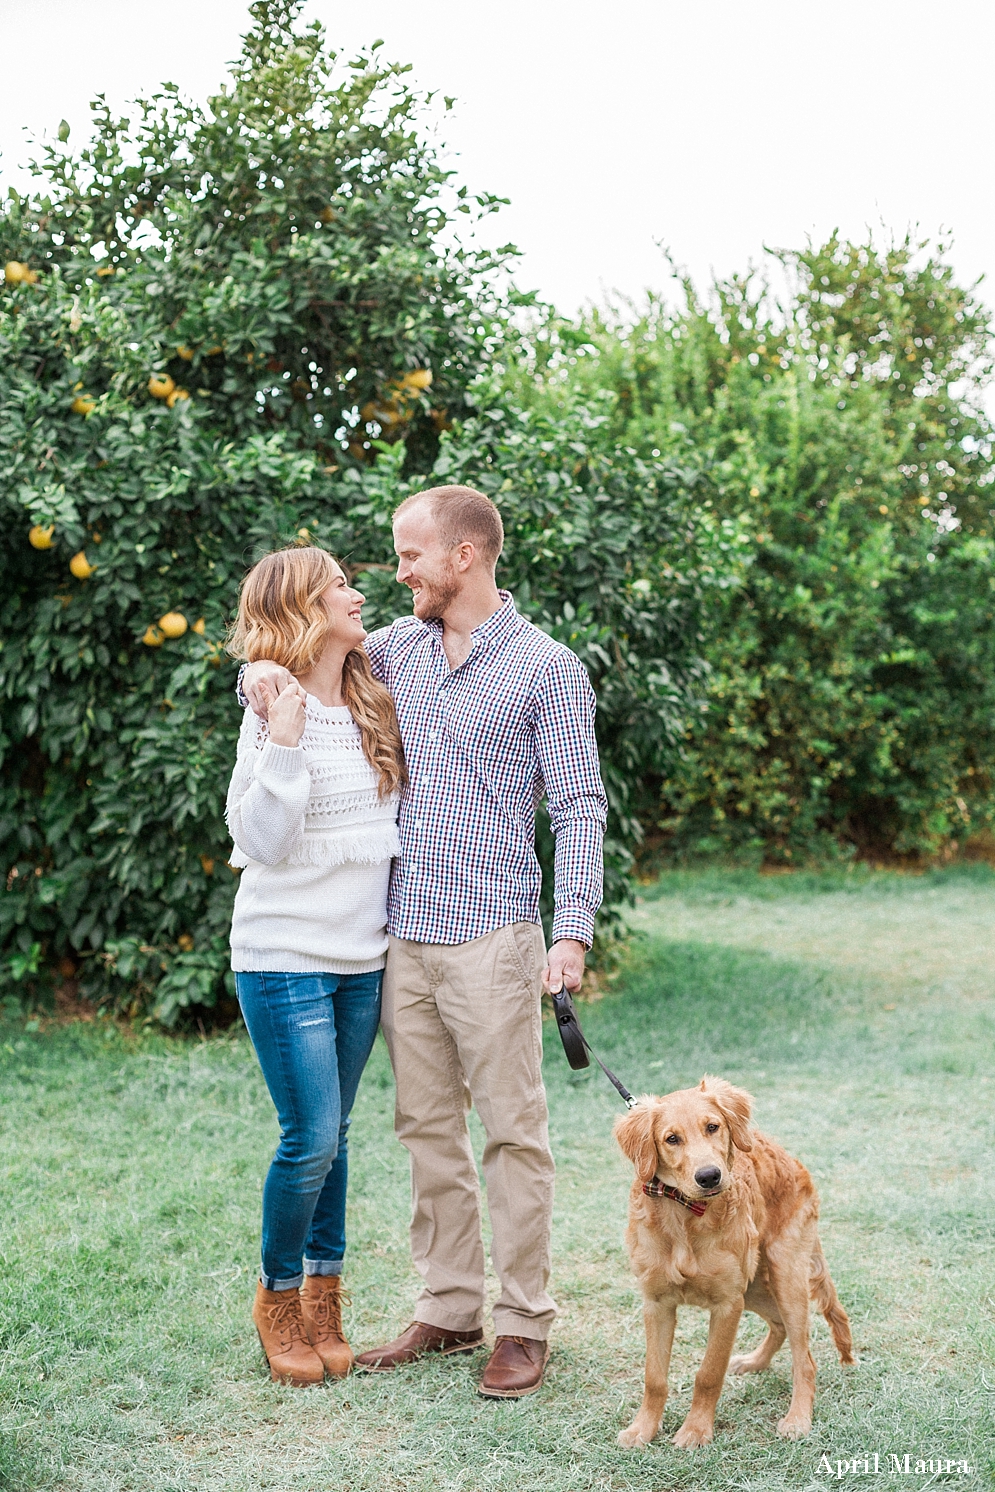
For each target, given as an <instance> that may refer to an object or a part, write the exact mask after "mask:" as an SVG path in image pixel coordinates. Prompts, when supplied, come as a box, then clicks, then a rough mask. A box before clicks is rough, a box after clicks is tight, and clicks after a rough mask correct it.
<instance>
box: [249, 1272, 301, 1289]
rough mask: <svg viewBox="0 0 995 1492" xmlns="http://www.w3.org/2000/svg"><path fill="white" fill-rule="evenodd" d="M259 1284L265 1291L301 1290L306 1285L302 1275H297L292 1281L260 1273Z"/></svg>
mask: <svg viewBox="0 0 995 1492" xmlns="http://www.w3.org/2000/svg"><path fill="white" fill-rule="evenodd" d="M259 1283H260V1284H261V1285H262V1287H263V1289H264V1290H299V1289H300V1288H301V1286H302V1285H303V1283H304V1276H303V1275H302V1274H295V1275H294V1276H293V1278H292V1279H289V1280H278V1279H274V1277H273V1275H271V1274H265V1273H264V1272H263V1271H262V1270H260V1271H259Z"/></svg>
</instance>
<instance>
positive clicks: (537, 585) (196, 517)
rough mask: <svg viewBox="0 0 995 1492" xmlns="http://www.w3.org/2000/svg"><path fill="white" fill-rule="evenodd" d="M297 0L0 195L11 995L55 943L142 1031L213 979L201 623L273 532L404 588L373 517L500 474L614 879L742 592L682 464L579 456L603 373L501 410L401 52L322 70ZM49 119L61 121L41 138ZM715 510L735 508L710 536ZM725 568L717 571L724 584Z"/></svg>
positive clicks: (2, 693) (496, 320)
mask: <svg viewBox="0 0 995 1492" xmlns="http://www.w3.org/2000/svg"><path fill="white" fill-rule="evenodd" d="M298 10H299V4H298V3H297V0H259V3H258V4H256V5H254V6H253V7H252V15H253V19H254V25H253V28H252V30H251V31H250V32H249V35H248V36H247V37H246V39H245V46H244V51H243V55H242V58H241V60H240V61H239V63H238V64H237V65H236V67H235V69H234V72H233V74H232V77H231V79H230V82H229V83H228V84H227V85H226V87H225V88H224V89H222V90H221V91H220V92H219V93H218V94H217V95H215V96H214V97H213V98H212V99H211V100H210V101H209V105H208V107H207V108H206V109H205V110H199V109H196V108H194V107H192V106H189V105H187V104H184V103H183V102H182V100H180V99H179V97H178V95H177V94H176V92H175V90H172V89H164V90H163V91H162V93H160V94H159V95H157V96H156V97H155V98H153V99H151V100H148V101H146V102H144V103H141V104H140V105H139V106H138V114H137V118H136V119H135V120H134V121H131V122H129V121H127V120H123V119H115V118H112V117H111V116H110V114H109V113H108V111H107V110H106V108H105V107H104V106H103V104H102V103H100V102H98V105H97V106H96V111H95V133H94V138H93V140H92V141H91V142H90V143H88V144H87V145H86V146H85V148H83V149H81V150H80V151H78V152H76V153H74V152H72V151H71V150H70V148H69V141H68V139H61V140H60V141H59V143H58V145H55V146H53V148H52V149H51V150H50V151H48V153H47V154H46V156H45V157H44V159H43V161H42V162H41V164H40V166H39V168H38V169H39V172H40V174H41V177H42V186H41V189H40V191H39V192H38V193H37V194H36V195H35V196H33V197H31V198H23V199H22V198H19V197H11V198H10V199H9V200H8V203H7V205H6V207H5V209H4V211H3V213H2V214H0V248H2V251H3V258H4V261H5V263H6V264H7V273H6V282H5V285H4V288H3V290H2V292H0V450H2V451H3V454H4V459H5V471H6V481H5V485H4V487H3V489H2V493H0V501H2V502H3V504H4V507H5V519H6V522H5V523H4V525H3V540H2V545H0V567H2V579H3V590H2V597H0V619H2V620H0V625H2V632H3V648H2V651H0V750H2V753H3V779H2V787H0V836H2V842H3V847H4V855H5V867H6V888H5V891H4V893H3V896H2V897H0V936H2V939H3V949H4V952H3V964H2V972H3V977H4V980H5V985H6V993H7V994H8V995H13V996H14V997H16V998H23V997H24V996H25V995H27V996H29V997H32V998H37V997H41V996H42V995H43V994H44V989H45V986H46V983H48V985H49V986H50V984H51V980H52V976H53V971H55V970H57V969H58V968H59V967H60V965H61V968H62V970H63V973H64V974H65V975H67V976H68V975H69V974H75V975H76V976H77V977H78V979H79V981H80V984H81V987H82V990H83V992H84V993H86V994H88V995H90V996H91V997H92V998H94V999H97V1000H99V1001H100V1002H102V1003H103V1004H104V1005H106V1006H108V1007H109V1008H114V1009H118V1010H129V1011H131V1012H132V1013H134V1014H140V1013H144V1012H152V1013H154V1014H155V1015H156V1016H157V1017H158V1018H159V1019H161V1020H164V1021H170V1020H173V1019H175V1018H176V1016H177V1013H178V1012H179V1011H181V1010H182V1009H183V1008H184V1007H189V1006H192V1005H210V1004H213V1003H215V1002H216V1001H217V1000H218V999H219V998H222V997H223V994H224V990H225V986H226V972H225V971H226V966H227V929H228V920H229V916H230V909H231V903H232V898H233V895H234V890H235V885H236V882H235V877H234V874H233V873H232V872H231V871H229V870H228V868H227V865H226V861H227V855H228V851H229V845H230V841H229V839H228V836H227V833H226V829H225V825H224V821H223V804H224V793H225V786H226V782H227V778H228V775H229V773H230V770H231V765H232V761H233V753H234V742H235V737H236V733H237V727H238V723H239V722H238V710H237V707H236V705H235V702H234V697H233V686H234V669H233V668H232V667H231V666H230V665H229V664H228V663H227V662H226V661H225V659H224V655H223V643H224V637H225V630H226V626H227V624H228V622H229V620H230V618H231V615H232V611H233V608H234V605H235V601H236V597H237V591H238V585H239V582H240V580H241V578H242V576H243V575H244V573H245V570H246V567H247V566H248V565H249V564H250V563H251V562H252V561H253V560H254V559H255V558H256V556H257V555H258V554H259V553H261V552H263V551H264V550H266V549H269V548H272V547H274V546H277V545H280V544H284V543H288V542H294V541H295V540H297V541H301V542H311V543H319V544H322V545H324V546H326V547H328V548H330V549H332V550H333V551H334V552H335V553H336V554H337V555H339V556H340V557H342V559H343V560H344V561H345V563H347V564H348V565H350V566H351V567H352V569H353V572H354V573H355V574H356V575H357V576H358V577H359V578H360V580H361V583H362V586H363V588H364V590H367V591H368V593H369V595H370V608H369V613H368V615H369V622H368V624H370V625H375V624H377V623H379V622H384V621H389V620H390V619H391V618H392V617H393V616H394V615H396V614H398V613H399V612H401V611H406V610H408V607H409V599H408V596H407V592H404V591H399V589H398V588H397V587H396V585H395V584H394V582H393V580H392V578H391V574H390V571H391V569H392V566H391V559H392V550H391V541H390V514H391V511H392V508H393V506H394V505H395V504H396V503H397V502H398V501H399V500H400V499H401V498H402V497H403V496H404V495H405V494H406V493H407V492H409V491H411V490H414V489H415V488H416V487H417V486H424V485H427V484H430V483H435V482H438V481H441V480H452V479H454V478H455V477H460V478H461V479H463V480H467V481H470V482H474V483H476V484H477V485H479V486H481V487H483V488H484V490H486V491H488V492H491V493H493V495H494V496H495V498H496V499H497V500H498V501H499V502H500V503H501V506H502V510H503V512H504V514H505V518H506V523H507V526H508V533H509V544H508V552H507V555H506V559H505V563H504V567H503V569H502V573H501V579H502V580H503V581H505V582H506V583H511V584H512V585H513V587H514V588H515V590H516V594H517V595H518V598H519V601H520V603H521V605H522V606H523V608H525V609H526V610H527V612H528V613H529V615H531V616H533V617H534V619H535V620H536V621H537V622H538V623H539V624H540V625H542V626H545V627H547V628H548V629H549V630H550V631H552V632H554V633H555V635H557V636H560V637H562V638H563V640H564V641H566V642H567V643H568V644H569V645H570V646H572V647H575V648H576V650H577V651H578V653H579V654H580V656H581V657H582V658H583V659H584V661H585V662H586V663H587V665H588V667H589V669H590V671H591V674H592V677H593V679H594V682H595V684H596V686H597V687H598V689H599V692H600V695H601V702H602V710H601V730H602V740H603V745H604V751H605V763H606V768H605V770H606V777H607V779H608V784H609V789H610V793H611V797H612V824H611V832H610V837H609V856H608V859H609V872H610V874H609V901H610V903H617V901H618V899H619V898H620V897H621V896H623V895H624V894H625V891H626V885H627V882H626V879H625V877H626V872H627V870H628V867H629V865H630V863H631V857H632V851H633V849H634V847H635V845H636V843H637V842H638V839H639V836H640V832H641V831H640V827H639V823H638V818H637V814H636V811H635V804H636V799H637V797H638V793H637V792H636V791H635V786H636V785H637V784H638V783H639V782H641V781H642V780H643V779H644V778H647V779H651V778H652V774H653V773H654V772H656V773H659V772H660V771H661V770H662V767H661V763H662V760H663V755H662V754H663V753H664V752H665V750H666V749H667V744H668V742H669V743H671V744H672V743H673V741H674V740H675V739H677V738H679V736H680V733H681V730H682V728H683V721H684V718H685V715H686V711H687V707H688V704H689V702H690V701H691V700H692V699H693V698H694V697H695V696H696V693H697V692H700V672H701V670H700V664H699V662H698V659H697V648H698V639H699V637H700V635H701V632H702V625H701V617H700V611H701V606H702V604H703V601H704V598H705V597H706V595H707V594H708V592H709V589H710V588H714V587H717V586H719V585H720V580H721V583H725V582H726V581H729V582H734V581H735V578H736V576H735V572H736V566H737V563H738V562H737V560H736V555H737V553H738V547H737V546H738V544H739V534H738V529H737V525H736V524H735V523H730V524H727V525H725V526H723V521H722V519H721V518H720V517H719V516H718V515H717V513H716V510H715V508H714V506H713V505H712V504H713V500H712V499H710V498H708V497H707V496H706V491H705V489H706V488H707V486H708V479H707V478H706V476H705V475H704V474H703V473H702V471H701V470H700V463H699V464H698V465H696V464H695V462H694V461H690V460H689V461H688V462H686V463H684V465H683V466H682V467H680V468H678V467H675V466H674V465H673V464H670V465H667V464H666V463H660V462H656V461H652V460H651V461H645V460H642V459H634V457H633V454H632V452H631V451H627V450H625V449H624V448H622V447H619V448H618V449H614V448H612V449H606V448H605V446H604V440H603V437H602V433H601V423H602V420H603V414H602V411H601V403H600V396H597V395H596V396H594V397H592V398H590V399H586V398H585V399H578V400H577V401H576V402H575V404H574V406H572V407H571V409H570V410H569V411H566V412H564V413H563V414H562V417H558V418H557V419H556V420H553V421H550V420H548V419H545V418H544V417H543V416H542V415H541V414H540V413H536V412H530V411H528V410H525V409H522V408H520V407H518V406H515V405H513V404H509V403H508V402H507V401H506V400H503V399H502V396H501V388H500V376H499V372H498V371H497V370H496V369H494V368H493V367H492V364H493V361H494V355H495V352H497V351H500V350H502V349H503V348H504V347H505V346H506V345H507V338H508V334H509V333H508V330H507V329H508V327H509V325H510V324H511V322H512V320H513V315H514V312H515V310H516V306H517V304H518V302H517V301H516V298H515V296H514V295H513V294H512V293H511V292H510V291H509V290H508V288H507V285H506V284H504V283H503V282H502V268H503V264H504V261H505V259H506V258H507V255H496V256H495V255H490V254H475V253H473V252H471V251H469V250H468V249H464V248H461V247H460V246H459V243H458V241H457V240H456V239H455V238H454V235H453V234H452V232H451V231H450V229H451V226H452V224H453V222H455V223H456V224H459V223H462V222H464V221H466V219H467V214H468V213H469V216H470V217H471V218H472V216H473V214H474V213H480V212H489V211H490V210H491V209H492V208H493V207H494V206H495V205H496V204H495V202H494V201H493V199H490V198H482V199H477V200H476V201H475V202H468V201H467V199H466V195H465V193H464V192H463V191H462V189H460V188H457V186H456V185H455V184H454V183H452V182H450V181H449V179H448V176H447V174H446V173H445V172H444V171H442V170H441V169H440V167H439V165H438V163H437V161H436V159H435V157H434V155H433V153H432V150H431V149H430V148H429V146H428V145H427V144H426V142H425V138H424V132H423V131H422V130H421V128H420V126H419V110H420V108H421V103H420V101H419V100H418V98H417V97H416V96H415V95H414V94H413V93H412V92H411V91H410V90H409V89H408V88H407V86H406V84H405V83H404V81H403V69H399V68H396V67H390V66H386V65H380V64H379V63H378V62H377V61H376V57H377V49H376V48H373V49H371V51H370V52H369V53H368V54H365V55H364V56H363V57H360V58H356V59H353V60H351V61H345V60H343V59H341V58H335V57H334V55H332V54H331V53H329V51H328V49H327V47H326V46H325V43H324V38H323V35H322V33H321V30H320V28H319V27H313V26H312V27H307V28H302V27H301V26H300V25H299V24H298ZM62 134H63V135H65V134H66V131H65V130H63V131H62ZM734 530H735V531H734ZM727 572H728V573H727Z"/></svg>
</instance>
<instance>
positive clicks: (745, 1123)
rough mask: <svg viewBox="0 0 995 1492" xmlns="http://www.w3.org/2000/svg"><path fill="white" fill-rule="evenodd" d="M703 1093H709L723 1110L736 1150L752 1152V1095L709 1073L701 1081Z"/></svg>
mask: <svg viewBox="0 0 995 1492" xmlns="http://www.w3.org/2000/svg"><path fill="white" fill-rule="evenodd" d="M701 1091H702V1093H707V1094H708V1096H709V1098H710V1099H711V1100H712V1102H713V1103H715V1104H717V1105H718V1107H719V1108H720V1109H721V1110H722V1115H723V1118H724V1119H725V1121H726V1123H727V1124H728V1126H729V1133H730V1134H731V1135H732V1143H733V1144H734V1145H735V1147H736V1149H737V1150H752V1149H753V1141H752V1139H751V1138H750V1114H751V1113H752V1111H753V1099H752V1098H751V1097H750V1095H749V1094H748V1093H747V1092H745V1091H744V1090H743V1089H742V1088H734V1087H733V1085H732V1084H731V1083H727V1082H726V1080H725V1078H713V1077H709V1076H708V1075H707V1073H706V1075H705V1076H704V1077H703V1078H702V1080H701Z"/></svg>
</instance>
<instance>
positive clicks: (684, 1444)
mask: <svg viewBox="0 0 995 1492" xmlns="http://www.w3.org/2000/svg"><path fill="white" fill-rule="evenodd" d="M713 1433H714V1432H713V1430H712V1427H711V1425H701V1424H698V1425H692V1424H691V1423H690V1422H689V1421H688V1420H685V1421H684V1423H683V1425H681V1428H680V1429H679V1430H678V1432H677V1434H676V1435H675V1436H674V1444H675V1445H679V1446H680V1447H681V1449H682V1450H693V1449H694V1447H695V1446H696V1445H708V1443H709V1442H710V1440H711V1439H712V1435H713Z"/></svg>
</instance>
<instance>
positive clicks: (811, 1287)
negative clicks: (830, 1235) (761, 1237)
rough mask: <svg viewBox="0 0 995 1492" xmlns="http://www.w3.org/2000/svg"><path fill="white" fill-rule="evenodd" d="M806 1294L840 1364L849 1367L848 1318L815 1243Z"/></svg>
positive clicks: (849, 1339)
mask: <svg viewBox="0 0 995 1492" xmlns="http://www.w3.org/2000/svg"><path fill="white" fill-rule="evenodd" d="M808 1293H809V1295H810V1297H811V1298H812V1300H814V1301H815V1305H816V1309H817V1310H819V1311H821V1312H822V1314H823V1315H824V1316H825V1318H826V1321H827V1323H828V1325H829V1330H830V1331H831V1332H832V1334H833V1341H834V1342H835V1343H836V1351H837V1352H838V1353H839V1355H840V1362H841V1363H845V1364H847V1365H849V1364H850V1363H853V1362H855V1361H856V1359H855V1358H854V1355H853V1336H852V1334H851V1332H850V1318H849V1316H848V1315H847V1313H846V1311H844V1309H843V1307H842V1306H841V1305H840V1298H839V1296H838V1295H837V1294H836V1286H835V1285H834V1284H833V1280H832V1276H831V1275H830V1273H829V1268H828V1266H827V1264H826V1256H825V1254H824V1253H823V1252H822V1245H821V1244H820V1243H818V1242H817V1243H816V1246H815V1252H814V1254H813V1255H812V1267H811V1272H810V1274H809V1279H808Z"/></svg>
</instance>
